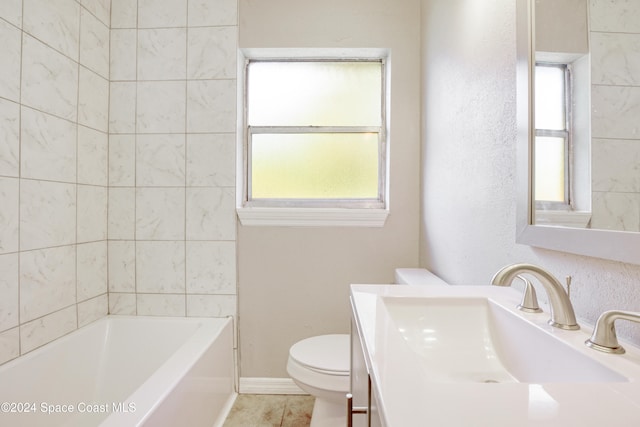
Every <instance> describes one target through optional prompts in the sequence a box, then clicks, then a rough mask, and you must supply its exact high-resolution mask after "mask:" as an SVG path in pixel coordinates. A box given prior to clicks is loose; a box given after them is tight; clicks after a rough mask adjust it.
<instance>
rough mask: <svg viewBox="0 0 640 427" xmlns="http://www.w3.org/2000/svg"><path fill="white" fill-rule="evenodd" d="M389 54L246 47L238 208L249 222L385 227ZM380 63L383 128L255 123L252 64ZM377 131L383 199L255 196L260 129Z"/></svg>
mask: <svg viewBox="0 0 640 427" xmlns="http://www.w3.org/2000/svg"><path fill="white" fill-rule="evenodd" d="M388 56H389V52H388V51H387V50H384V49H306V50H304V51H300V50H297V49H296V50H291V49H284V50H282V49H250V50H246V49H245V50H241V51H240V58H239V61H238V65H239V67H242V70H239V71H240V73H239V75H240V76H242V77H241V78H242V82H240V83H239V84H238V91H239V97H238V99H239V100H241V102H242V110H241V112H240V111H239V114H238V120H239V126H238V148H239V150H238V152H239V153H238V163H237V164H238V167H239V169H240V170H238V171H237V177H238V182H237V185H238V187H237V189H236V194H237V203H236V210H237V213H238V217H239V218H240V221H241V223H242V224H243V225H283V226H366V227H381V226H383V225H384V223H385V221H386V218H387V216H388V214H389V201H388V194H389V179H388V176H389V175H388V171H389V164H388V150H389V140H388V131H387V129H388V109H389V62H388ZM259 61H271V62H378V63H380V66H381V86H380V89H381V90H380V96H381V111H380V114H381V118H380V120H381V121H380V126H249V124H248V104H247V101H248V90H247V88H248V78H247V74H248V67H249V64H250V63H251V62H259ZM362 132H367V133H371V132H374V133H377V135H378V195H377V196H378V197H377V199H374V198H369V199H345V198H340V199H315V198H314V199H302V198H296V199H275V198H274V199H271V198H270V199H252V198H250V194H251V191H250V190H251V187H250V186H251V168H250V160H251V159H250V156H251V138H252V136H253V135H254V134H258V133H303V134H304V133H362Z"/></svg>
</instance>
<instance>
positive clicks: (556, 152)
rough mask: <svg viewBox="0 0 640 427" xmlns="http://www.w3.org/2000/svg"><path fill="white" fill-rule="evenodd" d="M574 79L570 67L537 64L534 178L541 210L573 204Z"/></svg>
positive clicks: (566, 206)
mask: <svg viewBox="0 0 640 427" xmlns="http://www.w3.org/2000/svg"><path fill="white" fill-rule="evenodd" d="M570 77H571V76H570V72H569V69H568V67H567V65H566V64H548V63H538V64H536V69H535V144H534V151H535V153H534V154H535V158H534V164H535V168H534V177H535V199H536V204H537V205H538V207H539V208H540V207H544V208H557V209H562V208H568V207H569V205H570V185H569V183H570V180H569V172H570V167H569V166H570V164H569V158H570V156H569V149H570V139H571V138H570V108H569V106H570V105H571V103H570V102H569V100H570V95H571V91H570V88H571V83H570ZM540 205H542V206H540Z"/></svg>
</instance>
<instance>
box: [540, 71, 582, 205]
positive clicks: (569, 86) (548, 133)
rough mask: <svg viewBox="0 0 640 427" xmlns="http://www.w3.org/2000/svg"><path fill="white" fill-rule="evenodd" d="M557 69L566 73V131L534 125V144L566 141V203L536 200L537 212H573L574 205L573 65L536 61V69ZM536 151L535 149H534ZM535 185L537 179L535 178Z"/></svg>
mask: <svg viewBox="0 0 640 427" xmlns="http://www.w3.org/2000/svg"><path fill="white" fill-rule="evenodd" d="M538 66H541V67H555V68H560V69H562V70H563V71H564V129H562V130H557V129H538V128H537V127H535V124H534V143H535V142H536V138H537V137H556V138H563V139H564V201H562V202H557V201H550V200H535V206H536V209H537V210H573V205H572V191H573V186H572V179H571V177H572V168H573V166H572V163H573V161H572V152H571V144H572V126H573V123H572V117H573V115H572V98H573V78H572V75H571V73H572V70H571V64H568V63H564V62H546V61H536V63H535V67H538ZM534 150H535V147H534ZM534 183H535V177H534Z"/></svg>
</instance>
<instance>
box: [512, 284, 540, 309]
mask: <svg viewBox="0 0 640 427" xmlns="http://www.w3.org/2000/svg"><path fill="white" fill-rule="evenodd" d="M516 278H517V279H520V280H522V281H523V282H524V293H523V294H522V302H520V304H518V310H520V311H525V312H527V313H542V309H541V308H540V306H539V305H538V296H537V295H536V288H534V287H533V284H532V283H531V281H530V280H529V279H527V278H526V277H524V276H520V275H518V276H516Z"/></svg>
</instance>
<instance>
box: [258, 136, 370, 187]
mask: <svg viewBox="0 0 640 427" xmlns="http://www.w3.org/2000/svg"><path fill="white" fill-rule="evenodd" d="M251 165H252V169H251V173H252V176H251V198H252V199H268V198H274V199H289V198H302V199H339V198H344V199H377V198H378V135H377V134H375V133H347V134H327V133H322V134H284V135H282V134H281V135H272V134H255V135H253V138H252V144H251Z"/></svg>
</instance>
